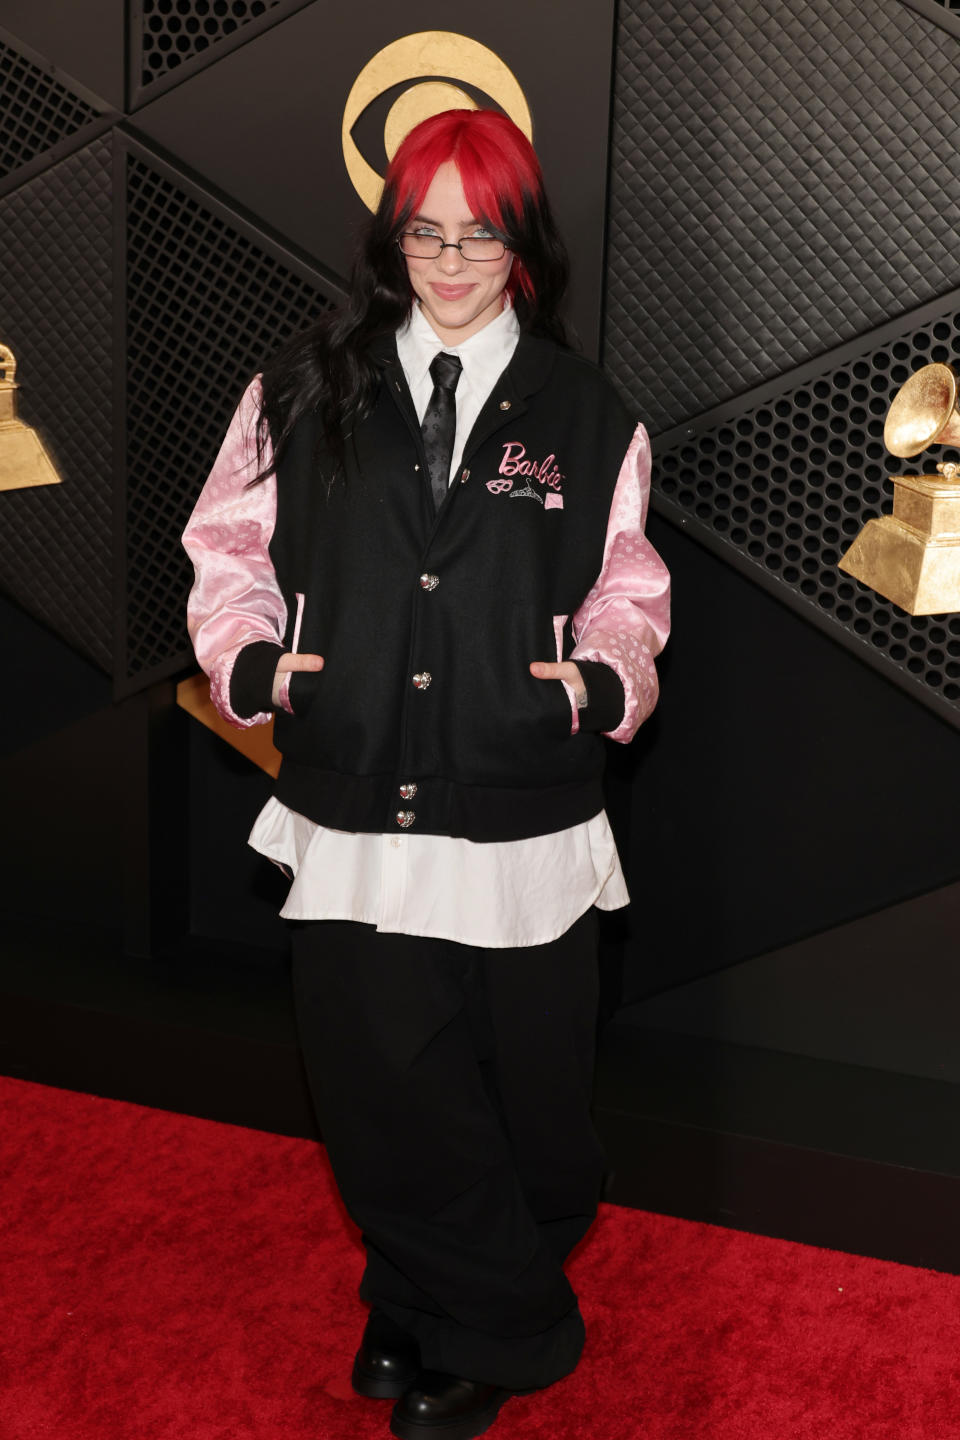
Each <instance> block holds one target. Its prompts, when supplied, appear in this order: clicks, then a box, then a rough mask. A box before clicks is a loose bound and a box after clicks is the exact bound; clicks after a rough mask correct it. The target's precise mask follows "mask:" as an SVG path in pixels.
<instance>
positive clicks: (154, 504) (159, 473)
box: [125, 156, 332, 683]
mask: <svg viewBox="0 0 960 1440" xmlns="http://www.w3.org/2000/svg"><path fill="white" fill-rule="evenodd" d="M127 166H128V169H127V228H128V243H127V324H128V331H127V334H128V340H127V446H128V463H127V485H128V490H127V603H126V624H127V632H126V667H125V673H126V675H127V677H128V678H130V679H136V680H137V682H138V683H146V682H147V681H148V680H149V679H150V678H152V674H151V672H154V671H156V670H157V668H158V667H161V666H165V667H166V669H167V670H169V669H170V667H171V663H172V662H176V661H178V660H179V661H183V662H185V661H186V660H187V658H188V657H189V643H188V641H187V637H186V628H185V623H184V606H185V602H186V597H187V592H188V590H189V588H190V580H191V574H192V572H191V570H190V566H189V562H188V561H187V558H186V556H185V554H184V552H183V549H182V547H181V545H180V535H181V533H182V531H183V527H184V525H185V524H186V521H187V518H188V516H189V514H190V511H191V509H192V507H193V504H194V501H195V500H196V497H197V494H198V492H199V489H200V486H201V485H202V483H203V480H204V478H205V476H206V475H207V473H208V471H209V469H210V467H211V465H212V464H213V461H214V458H215V457H216V454H217V451H218V449H219V447H220V444H221V441H222V440H223V435H224V431H225V430H226V426H227V422H228V420H229V418H230V411H231V408H232V405H233V404H234V403H235V402H236V401H237V400H238V399H239V395H240V390H241V388H242V386H243V384H244V382H245V380H247V379H248V378H249V377H250V375H251V374H252V373H253V372H254V371H255V370H256V369H257V368H258V367H259V366H260V365H261V364H262V363H263V362H264V360H265V359H266V358H267V357H268V356H269V355H270V354H271V353H272V352H273V351H274V350H275V349H277V348H278V347H279V346H280V345H281V344H282V343H283V342H284V341H285V340H286V339H287V338H288V337H289V336H290V335H292V334H293V333H294V332H295V331H297V330H302V329H304V328H305V327H306V326H308V325H309V324H310V323H311V322H312V321H313V320H315V319H317V318H318V317H319V315H320V314H321V313H322V311H323V310H324V309H325V308H329V307H330V305H331V303H332V302H331V300H330V299H328V298H327V297H326V296H325V295H323V294H321V293H320V292H319V291H318V289H317V287H316V286H314V285H312V284H310V283H309V282H308V281H307V280H304V279H302V278H300V277H299V276H297V275H294V274H292V273H291V271H290V270H288V269H287V268H286V267H285V266H284V265H282V264H281V263H280V262H279V261H278V260H276V259H274V258H273V256H271V255H269V254H267V253H266V252H265V251H264V250H263V249H262V248H261V247H260V246H259V245H257V244H255V243H254V242H253V241H252V240H250V239H249V238H247V236H245V235H243V234H241V233H240V232H239V231H238V230H236V229H235V228H233V227H232V226H230V225H228V224H227V223H226V222H225V221H224V220H223V219H221V218H220V217H219V216H218V215H216V214H215V213H213V211H212V210H209V209H207V208H206V207H205V206H204V205H203V204H201V203H200V202H199V201H198V200H196V199H194V198H193V197H192V196H190V195H188V194H187V193H185V191H183V190H181V189H180V188H179V187H178V186H177V185H176V184H175V183H174V182H173V181H171V180H170V179H167V178H166V177H165V176H163V175H161V174H160V173H158V172H157V171H156V170H154V169H153V168H152V167H151V166H150V165H148V164H146V163H145V162H144V161H142V160H140V159H139V158H137V157H134V156H128V159H127Z"/></svg>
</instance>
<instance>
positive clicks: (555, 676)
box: [530, 660, 587, 709]
mask: <svg viewBox="0 0 960 1440" xmlns="http://www.w3.org/2000/svg"><path fill="white" fill-rule="evenodd" d="M530 674H531V675H535V676H536V678H537V679H538V680H565V681H566V682H567V684H568V685H569V686H570V688H571V690H572V691H573V694H574V698H575V699H576V702H577V705H578V706H580V707H581V709H582V708H583V706H584V705H586V703H587V687H586V685H584V683H583V676H582V675H581V674H580V671H579V670H578V669H577V667H576V665H574V663H573V661H572V660H532V661H531V662H530Z"/></svg>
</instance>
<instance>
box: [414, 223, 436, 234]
mask: <svg viewBox="0 0 960 1440" xmlns="http://www.w3.org/2000/svg"><path fill="white" fill-rule="evenodd" d="M413 233H414V235H436V234H437V231H436V230H434V228H433V226H432V225H415V226H414V227H413Z"/></svg>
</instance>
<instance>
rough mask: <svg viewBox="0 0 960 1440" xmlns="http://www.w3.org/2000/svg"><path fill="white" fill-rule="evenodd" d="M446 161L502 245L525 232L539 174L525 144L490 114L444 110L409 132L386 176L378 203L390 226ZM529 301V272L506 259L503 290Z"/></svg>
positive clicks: (539, 187)
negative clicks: (390, 220) (507, 267)
mask: <svg viewBox="0 0 960 1440" xmlns="http://www.w3.org/2000/svg"><path fill="white" fill-rule="evenodd" d="M448 160H452V161H453V163H454V164H455V165H456V167H457V169H458V171H459V172H460V182H461V184H462V185H463V193H464V195H465V196H466V199H467V204H468V205H469V206H470V208H471V210H472V211H473V213H474V215H476V216H477V218H478V219H480V220H483V221H484V222H485V223H486V224H488V225H491V226H492V227H493V228H494V229H495V230H497V231H499V232H500V233H501V235H502V236H503V237H504V239H505V240H506V241H507V242H508V243H509V242H510V240H511V239H513V240H517V239H518V238H519V235H520V233H521V232H522V230H523V229H524V228H525V226H524V223H523V217H524V216H525V215H529V214H530V213H531V211H533V212H537V211H540V210H541V209H542V208H543V205H544V203H545V202H544V193H543V175H542V173H541V170H540V162H539V160H538V159H537V157H536V153H535V151H534V148H533V146H532V145H531V144H530V141H529V140H528V139H527V137H526V135H524V133H523V131H522V130H521V129H520V128H519V126H517V125H515V124H514V123H513V121H512V120H510V119H509V118H508V117H507V116H506V115H501V114H500V112H499V111H497V110H444V111H442V112H441V113H440V114H439V115H432V116H431V117H430V118H429V119H428V120H423V121H421V122H420V124H419V125H416V126H414V128H413V129H412V130H411V131H410V133H409V134H408V135H407V136H406V138H405V139H404V140H403V142H402V144H401V145H400V146H399V148H398V149H397V152H396V154H395V155H394V157H393V159H392V160H391V162H390V166H389V168H388V170H387V175H386V182H385V185H384V194H383V201H382V202H381V203H382V204H385V205H388V206H390V208H391V213H392V218H393V221H394V223H395V224H396V225H397V226H400V225H402V224H404V223H405V221H406V220H407V218H408V217H409V216H410V215H412V214H413V213H414V212H415V211H416V210H418V209H419V207H420V205H421V203H422V201H423V197H424V195H425V194H426V193H427V191H428V189H429V188H430V183H431V181H432V180H433V177H434V175H435V174H436V173H437V171H438V170H439V168H440V166H441V165H443V164H445V163H446V162H447V161H448ZM518 288H520V289H522V290H523V291H524V293H525V294H526V295H527V296H528V298H529V299H531V300H532V299H533V286H532V283H531V280H530V274H529V271H528V269H527V267H526V266H525V265H524V263H523V261H522V259H521V258H520V256H519V255H516V256H515V258H514V263H513V267H512V269H511V272H510V279H509V281H508V284H507V289H508V291H509V293H510V296H511V298H512V297H513V295H514V294H515V293H516V291H517V289H518Z"/></svg>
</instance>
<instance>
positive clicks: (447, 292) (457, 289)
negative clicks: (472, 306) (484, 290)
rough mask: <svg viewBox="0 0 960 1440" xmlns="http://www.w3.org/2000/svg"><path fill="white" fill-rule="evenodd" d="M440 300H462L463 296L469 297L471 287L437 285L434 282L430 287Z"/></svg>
mask: <svg viewBox="0 0 960 1440" xmlns="http://www.w3.org/2000/svg"><path fill="white" fill-rule="evenodd" d="M431 288H432V289H433V291H434V293H435V294H436V295H439V296H440V299H441V300H462V299H463V297H464V295H469V294H470V291H471V290H472V289H473V286H472V285H438V284H437V283H436V282H434V284H433V286H432V287H431Z"/></svg>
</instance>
